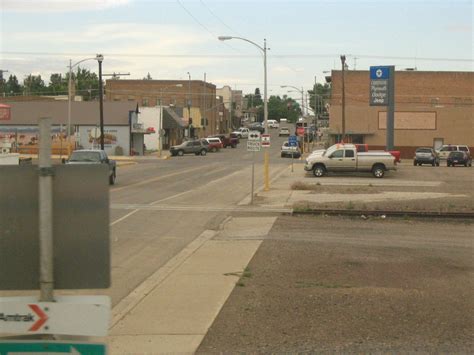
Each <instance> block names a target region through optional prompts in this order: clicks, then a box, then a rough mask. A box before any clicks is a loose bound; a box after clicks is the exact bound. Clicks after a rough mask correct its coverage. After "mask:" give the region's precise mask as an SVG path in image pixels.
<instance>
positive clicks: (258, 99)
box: [253, 88, 263, 107]
mask: <svg viewBox="0 0 474 355" xmlns="http://www.w3.org/2000/svg"><path fill="white" fill-rule="evenodd" d="M262 105H263V100H262V95H261V94H260V89H259V88H256V89H255V94H254V96H253V107H259V106H262Z"/></svg>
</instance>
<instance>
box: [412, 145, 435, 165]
mask: <svg viewBox="0 0 474 355" xmlns="http://www.w3.org/2000/svg"><path fill="white" fill-rule="evenodd" d="M423 164H431V165H432V166H435V165H436V166H439V156H438V153H436V151H435V150H434V149H433V148H429V147H420V148H416V151H415V157H414V158H413V165H414V166H417V165H419V166H421V165H423Z"/></svg>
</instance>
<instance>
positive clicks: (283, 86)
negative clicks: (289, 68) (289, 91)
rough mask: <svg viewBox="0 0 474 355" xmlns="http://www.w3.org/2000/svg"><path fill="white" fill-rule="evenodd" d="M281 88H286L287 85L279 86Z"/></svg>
mask: <svg viewBox="0 0 474 355" xmlns="http://www.w3.org/2000/svg"><path fill="white" fill-rule="evenodd" d="M280 87H281V88H287V87H288V86H287V85H280Z"/></svg>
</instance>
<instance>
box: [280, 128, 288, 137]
mask: <svg viewBox="0 0 474 355" xmlns="http://www.w3.org/2000/svg"><path fill="white" fill-rule="evenodd" d="M289 135H290V130H289V129H288V127H281V128H280V131H279V132H278V136H279V137H281V136H289Z"/></svg>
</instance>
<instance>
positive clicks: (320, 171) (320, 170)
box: [313, 165, 326, 177]
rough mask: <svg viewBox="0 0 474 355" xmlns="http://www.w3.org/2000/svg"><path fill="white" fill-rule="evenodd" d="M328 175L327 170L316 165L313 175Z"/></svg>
mask: <svg viewBox="0 0 474 355" xmlns="http://www.w3.org/2000/svg"><path fill="white" fill-rule="evenodd" d="M325 174H326V169H325V168H324V166H322V165H316V166H315V167H314V168H313V175H314V176H316V177H323V176H324V175H325Z"/></svg>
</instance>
